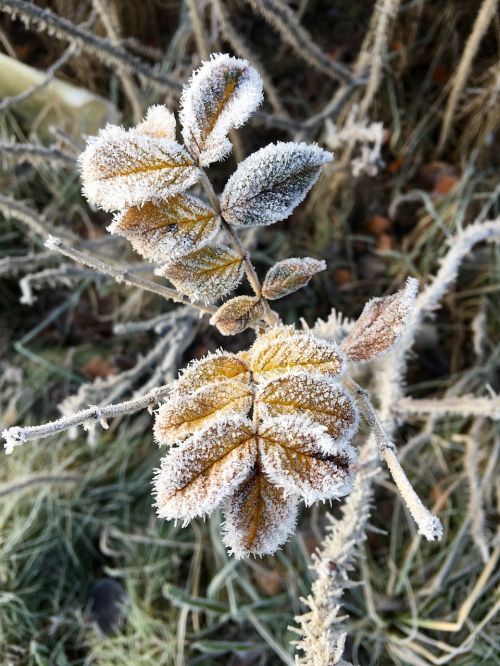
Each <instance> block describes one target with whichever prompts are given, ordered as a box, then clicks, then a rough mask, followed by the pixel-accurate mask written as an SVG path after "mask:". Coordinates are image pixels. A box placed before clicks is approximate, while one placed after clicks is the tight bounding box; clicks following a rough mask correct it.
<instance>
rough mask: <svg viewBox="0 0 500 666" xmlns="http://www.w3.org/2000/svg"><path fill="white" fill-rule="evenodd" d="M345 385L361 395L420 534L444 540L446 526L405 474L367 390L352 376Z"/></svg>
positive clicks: (371, 424) (361, 402)
mask: <svg viewBox="0 0 500 666" xmlns="http://www.w3.org/2000/svg"><path fill="white" fill-rule="evenodd" d="M346 384H347V385H348V386H349V387H350V388H352V390H353V391H354V393H355V395H356V397H357V398H358V402H359V406H360V409H361V412H362V413H363V415H364V417H365V418H366V421H367V423H368V425H369V426H370V429H371V431H372V433H373V435H374V436H375V439H376V441H377V445H378V448H379V453H380V457H381V458H383V460H385V462H386V464H387V466H388V468H389V470H390V472H391V475H392V478H393V479H394V482H395V484H396V486H397V488H398V490H399V492H400V493H401V496H402V498H403V499H404V501H405V503H406V506H407V507H408V509H409V511H410V513H411V515H412V516H413V518H414V520H415V522H416V523H417V526H418V531H419V533H420V534H422V535H423V536H425V538H426V539H428V540H429V541H434V540H435V539H437V540H438V541H439V540H441V539H442V537H443V527H442V525H441V522H440V520H439V518H437V517H436V516H433V515H432V514H431V513H430V512H429V511H428V510H427V509H426V508H425V506H424V505H423V504H422V502H421V500H420V498H419V497H418V495H417V493H416V492H415V490H414V489H413V487H412V485H411V483H410V482H409V480H408V477H407V476H406V474H405V473H404V470H403V468H402V467H401V465H400V463H399V461H398V459H397V455H396V447H395V446H394V443H393V442H392V441H391V439H390V438H389V436H388V435H387V433H386V431H385V430H384V426H383V425H382V422H381V420H380V419H379V417H378V414H377V412H376V411H375V408H374V407H373V405H372V403H371V400H370V397H369V395H368V393H367V392H366V391H365V390H363V389H362V388H361V387H360V386H358V385H357V384H356V382H354V381H353V380H352V379H348V380H346Z"/></svg>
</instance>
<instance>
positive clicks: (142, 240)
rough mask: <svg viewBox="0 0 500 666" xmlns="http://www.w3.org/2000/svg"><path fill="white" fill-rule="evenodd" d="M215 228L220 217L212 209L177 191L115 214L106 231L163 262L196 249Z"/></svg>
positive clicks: (148, 256) (139, 251)
mask: <svg viewBox="0 0 500 666" xmlns="http://www.w3.org/2000/svg"><path fill="white" fill-rule="evenodd" d="M219 227H220V217H219V216H218V215H217V213H216V212H215V211H214V210H213V209H212V208H210V207H209V206H207V205H205V204H204V203H203V202H202V201H200V200H199V199H196V198H195V197H193V196H190V195H188V194H177V195H176V196H174V197H170V198H169V199H167V200H166V201H162V202H159V203H153V202H152V201H147V202H146V203H145V204H144V205H143V206H132V207H131V208H128V209H126V210H125V211H123V212H122V213H118V215H117V216H116V217H115V219H114V220H113V223H112V224H111V225H110V226H109V227H108V231H111V232H113V233H117V234H120V235H121V236H124V237H125V238H126V239H127V240H128V241H130V243H131V244H132V247H133V248H134V250H136V251H137V252H138V253H139V254H141V255H142V256H143V257H146V258H147V259H152V260H153V261H163V262H164V261H168V260H171V259H172V257H173V256H174V257H176V256H179V255H183V254H186V253H187V252H192V251H193V250H197V249H198V248H199V247H201V246H202V245H204V244H206V243H208V242H209V241H210V240H211V239H212V238H213V237H214V236H215V234H216V233H217V232H218V230H219Z"/></svg>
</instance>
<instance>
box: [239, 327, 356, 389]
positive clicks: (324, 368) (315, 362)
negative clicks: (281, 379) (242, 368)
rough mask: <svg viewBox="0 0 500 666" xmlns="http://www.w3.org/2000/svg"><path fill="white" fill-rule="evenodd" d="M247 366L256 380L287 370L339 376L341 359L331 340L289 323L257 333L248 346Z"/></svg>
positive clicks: (342, 362)
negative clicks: (296, 327) (255, 338)
mask: <svg viewBox="0 0 500 666" xmlns="http://www.w3.org/2000/svg"><path fill="white" fill-rule="evenodd" d="M251 354H252V356H251V368H252V370H253V372H254V375H255V377H256V378H257V379H265V378H268V377H272V376H276V375H280V374H283V373H287V372H290V371H291V370H306V371H307V372H310V373H314V374H325V375H342V374H343V372H344V358H343V354H342V352H341V351H340V350H339V348H338V347H337V345H336V343H335V342H330V341H328V340H323V339H322V338H317V337H316V336H315V335H313V334H312V333H309V332H306V331H296V330H295V329H294V328H293V327H291V326H281V327H279V328H274V329H271V330H270V331H269V332H267V333H264V335H260V336H259V337H258V338H257V340H256V341H255V343H254V345H253V347H252V348H251Z"/></svg>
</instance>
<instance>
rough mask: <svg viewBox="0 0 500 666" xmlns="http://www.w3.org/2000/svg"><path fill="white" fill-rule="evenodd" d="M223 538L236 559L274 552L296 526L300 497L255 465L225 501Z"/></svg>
mask: <svg viewBox="0 0 500 666" xmlns="http://www.w3.org/2000/svg"><path fill="white" fill-rule="evenodd" d="M224 518H225V522H224V523H223V525H222V529H223V537H222V539H223V541H224V544H225V545H226V546H227V548H229V550H230V552H231V554H233V555H235V556H236V557H237V558H241V557H248V556H249V555H272V554H273V553H274V552H276V551H277V550H278V548H279V547H280V546H282V545H283V544H284V543H285V541H286V540H287V538H288V537H289V536H290V534H292V533H293V531H294V529H295V522H296V519H297V497H296V496H294V495H286V494H285V492H284V491H283V490H282V489H281V488H277V487H276V486H274V485H273V484H272V483H271V482H270V481H269V479H268V478H267V477H266V476H265V474H263V473H262V471H261V470H260V468H259V467H258V466H256V467H255V468H254V470H253V473H252V474H251V476H250V477H249V478H248V479H247V480H246V481H244V482H243V483H242V484H241V485H240V487H239V488H238V489H237V490H235V492H234V493H233V494H232V495H231V496H230V497H229V498H228V499H227V500H226V503H225V506H224Z"/></svg>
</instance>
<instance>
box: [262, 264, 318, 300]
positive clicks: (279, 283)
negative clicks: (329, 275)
mask: <svg viewBox="0 0 500 666" xmlns="http://www.w3.org/2000/svg"><path fill="white" fill-rule="evenodd" d="M325 268H326V264H325V262H324V261H318V260H317V259H311V257H305V258H304V259H285V260H284V261H280V262H278V263H277V264H275V265H274V266H273V267H272V268H270V269H269V271H268V273H267V275H266V277H265V279H264V284H263V285H262V295H263V296H264V297H265V298H269V299H271V300H274V299H277V298H283V296H287V295H288V294H291V293H292V292H294V291H297V289H300V288H301V287H305V286H306V284H307V283H308V282H309V280H310V279H311V278H312V276H313V275H315V273H319V271H324V270H325Z"/></svg>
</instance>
